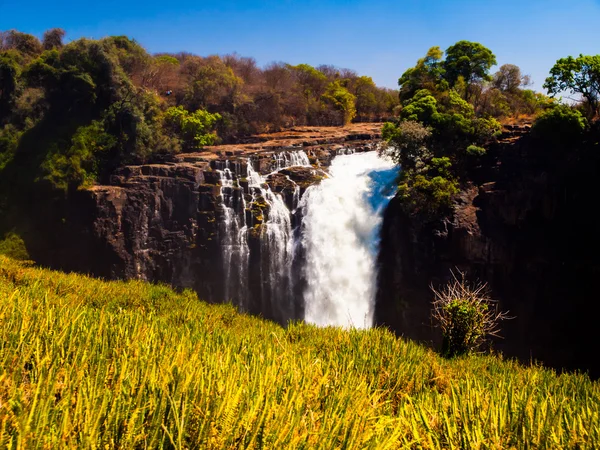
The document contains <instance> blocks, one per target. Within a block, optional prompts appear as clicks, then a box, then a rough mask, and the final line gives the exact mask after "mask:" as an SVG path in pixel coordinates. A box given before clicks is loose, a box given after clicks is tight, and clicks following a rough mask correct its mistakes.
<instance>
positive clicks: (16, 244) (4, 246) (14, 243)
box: [0, 232, 29, 261]
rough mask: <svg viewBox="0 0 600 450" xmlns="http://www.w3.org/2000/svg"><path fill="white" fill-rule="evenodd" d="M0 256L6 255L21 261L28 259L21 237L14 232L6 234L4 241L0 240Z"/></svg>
mask: <svg viewBox="0 0 600 450" xmlns="http://www.w3.org/2000/svg"><path fill="white" fill-rule="evenodd" d="M0 255H6V256H8V257H9V258H13V259H17V260H21V261H25V260H28V259H29V253H27V248H26V247H25V242H24V241H23V239H22V238H21V236H19V235H18V234H16V233H14V232H9V233H6V235H5V236H4V239H0Z"/></svg>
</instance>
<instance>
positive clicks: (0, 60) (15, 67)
mask: <svg viewBox="0 0 600 450" xmlns="http://www.w3.org/2000/svg"><path fill="white" fill-rule="evenodd" d="M20 75H21V66H20V65H19V63H18V55H16V54H15V53H14V52H3V53H0V124H1V123H2V121H3V118H5V117H6V116H8V114H9V113H10V111H11V109H12V106H13V104H14V101H15V99H16V97H17V95H18V92H19V77H20Z"/></svg>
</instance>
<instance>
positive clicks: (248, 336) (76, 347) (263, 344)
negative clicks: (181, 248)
mask: <svg viewBox="0 0 600 450" xmlns="http://www.w3.org/2000/svg"><path fill="white" fill-rule="evenodd" d="M0 348H1V351H0V448H15V449H24V448H27V449H29V448H33V449H36V448H102V449H104V448H176V449H183V448H202V449H204V448H208V449H220V448H264V449H267V448H269V449H284V448H290V449H301V448H305V449H313V448H318V449H319V448H323V449H336V448H340V449H341V448H347V449H354V448H356V449H363V448H376V449H397V448H415V449H417V448H418V449H438V448H439V449H441V448H444V449H505V448H511V447H514V448H518V449H521V448H532V449H533V448H535V449H541V448H600V415H599V411H600V387H599V384H598V383H597V382H592V381H590V380H589V378H588V377H587V376H585V375H581V374H568V375H557V374H555V373H554V372H552V371H550V370H545V369H542V368H540V367H529V368H526V367H523V366H521V365H519V364H517V363H515V362H512V361H503V360H501V359H500V358H498V357H492V356H472V357H466V358H458V359H453V360H445V359H442V358H440V357H439V356H437V355H436V354H435V353H433V352H432V351H430V350H427V349H425V348H423V347H421V346H419V345H417V344H415V343H411V342H407V341H404V340H400V339H397V338H396V337H394V336H393V335H392V334H391V333H389V332H387V331H385V330H382V329H373V330H369V331H356V330H353V331H344V330H340V329H335V328H325V329H319V328H315V327H312V326H308V325H304V324H293V325H291V326H289V327H288V328H286V329H284V328H282V327H279V326H278V325H276V324H273V323H270V322H268V321H264V320H261V319H258V318H253V317H249V316H246V315H241V314H238V313H237V312H236V311H235V309H234V308H233V307H231V306H227V305H208V304H205V303H203V302H201V301H199V300H198V299H197V298H196V296H195V294H193V293H191V292H183V293H175V292H173V291H172V290H171V289H169V288H167V287H164V286H156V285H150V284H147V283H142V282H104V281H100V280H96V279H93V278H88V277H84V276H80V275H73V274H62V273H58V272H52V271H48V270H43V269H37V268H33V267H29V266H27V265H25V264H23V263H18V262H15V261H13V260H10V259H8V258H5V257H3V256H0Z"/></svg>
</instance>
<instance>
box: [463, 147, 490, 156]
mask: <svg viewBox="0 0 600 450" xmlns="http://www.w3.org/2000/svg"><path fill="white" fill-rule="evenodd" d="M466 152H467V155H468V156H469V157H472V158H480V157H482V156H483V155H485V154H486V152H487V150H486V149H485V148H483V147H478V146H477V145H469V146H468V147H467V150H466Z"/></svg>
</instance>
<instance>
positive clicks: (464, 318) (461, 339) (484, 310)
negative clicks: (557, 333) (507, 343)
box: [431, 271, 512, 356]
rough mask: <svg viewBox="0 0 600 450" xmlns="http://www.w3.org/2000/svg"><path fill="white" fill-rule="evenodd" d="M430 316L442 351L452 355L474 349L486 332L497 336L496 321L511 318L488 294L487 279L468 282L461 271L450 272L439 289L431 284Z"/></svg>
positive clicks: (484, 337) (486, 334)
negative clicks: (447, 280) (472, 282)
mask: <svg viewBox="0 0 600 450" xmlns="http://www.w3.org/2000/svg"><path fill="white" fill-rule="evenodd" d="M431 290H432V291H433V294H434V300H433V302H432V311H431V317H432V319H433V320H434V322H435V323H436V325H437V326H439V327H440V328H441V330H442V336H443V343H442V353H443V354H444V355H446V356H456V355H462V354H465V353H470V352H472V351H475V350H477V349H478V348H479V347H480V346H481V345H482V344H483V343H484V342H485V341H486V339H487V338H488V337H489V336H495V337H500V336H499V332H500V322H501V321H503V320H506V319H511V318H512V317H509V316H508V311H507V312H502V311H500V310H499V309H498V302H497V301H495V300H492V299H491V298H490V297H489V289H488V286H487V283H480V282H478V283H475V284H470V283H468V282H467V281H466V280H465V276H464V273H462V272H460V271H459V272H458V274H454V273H453V274H452V281H450V282H449V283H447V284H446V285H445V286H444V287H443V288H442V289H440V290H437V289H435V288H434V287H433V286H432V287H431Z"/></svg>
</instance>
